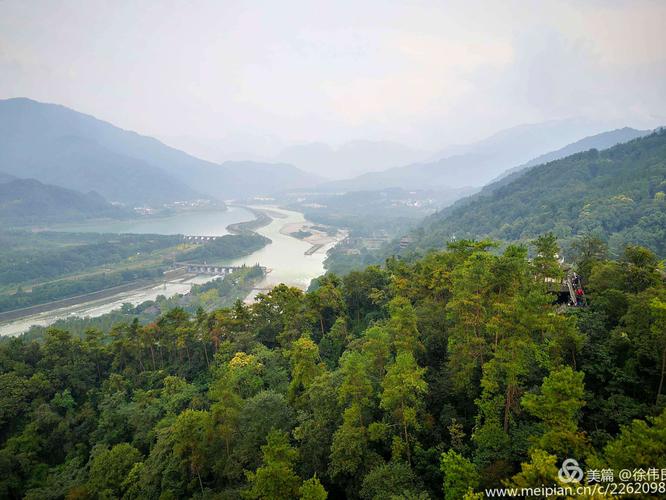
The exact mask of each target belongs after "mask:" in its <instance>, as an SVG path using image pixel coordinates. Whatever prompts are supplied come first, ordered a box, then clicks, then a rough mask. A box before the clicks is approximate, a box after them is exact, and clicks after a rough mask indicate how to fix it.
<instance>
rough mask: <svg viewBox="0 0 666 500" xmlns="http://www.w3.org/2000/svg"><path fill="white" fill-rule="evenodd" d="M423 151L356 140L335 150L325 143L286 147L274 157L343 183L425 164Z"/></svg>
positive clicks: (386, 142)
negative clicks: (343, 181)
mask: <svg viewBox="0 0 666 500" xmlns="http://www.w3.org/2000/svg"><path fill="white" fill-rule="evenodd" d="M427 156H428V155H427V154H426V153H424V152H422V151H418V150H415V149H412V148H410V147H408V146H404V145H402V144H398V143H395V142H389V141H368V140H356V141H350V142H346V143H344V144H342V145H340V146H338V147H332V146H330V145H329V144H325V143H307V144H298V145H294V146H289V147H287V148H285V149H284V150H282V151H281V152H280V154H279V155H278V156H277V159H278V160H279V161H285V162H287V163H291V164H293V165H296V166H298V167H299V168H301V169H302V170H306V171H308V172H313V173H316V174H318V175H320V176H322V177H324V178H329V179H346V178H349V177H355V176H358V175H360V174H362V173H364V172H368V171H381V170H386V169H388V168H392V167H398V166H401V165H407V164H410V163H414V162H417V161H422V160H424V159H425V158H426V157H427Z"/></svg>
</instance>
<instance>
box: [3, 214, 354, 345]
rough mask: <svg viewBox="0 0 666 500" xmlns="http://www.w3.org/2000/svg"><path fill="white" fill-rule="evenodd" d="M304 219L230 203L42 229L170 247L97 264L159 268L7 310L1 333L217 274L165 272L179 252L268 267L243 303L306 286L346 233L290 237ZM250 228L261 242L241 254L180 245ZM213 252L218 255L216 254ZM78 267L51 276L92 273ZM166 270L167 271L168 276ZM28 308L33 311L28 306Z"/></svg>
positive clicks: (149, 296) (183, 287)
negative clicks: (155, 241) (283, 287)
mask: <svg viewBox="0 0 666 500" xmlns="http://www.w3.org/2000/svg"><path fill="white" fill-rule="evenodd" d="M307 224H308V222H307V221H306V219H305V218H304V217H303V215H302V214H300V213H298V212H294V211H291V210H284V209H280V208H277V207H272V206H270V207H264V206H251V207H245V206H240V205H233V206H229V207H228V209H227V210H224V211H184V212H180V213H176V214H173V215H169V216H165V217H143V218H141V219H131V220H126V221H115V220H98V221H86V222H84V223H77V224H60V225H54V226H53V227H49V228H47V229H48V230H49V231H54V232H55V233H61V237H65V235H67V234H78V235H82V236H80V237H84V238H85V235H86V234H91V235H94V237H98V236H99V235H109V234H113V233H118V234H119V235H123V237H128V236H130V237H131V235H135V236H134V237H135V238H148V237H153V238H154V237H155V236H154V235H161V236H163V238H162V239H164V238H166V239H167V240H168V241H170V242H171V243H170V244H171V245H172V246H167V247H165V248H164V249H163V250H160V251H156V250H154V251H149V252H148V253H146V254H144V255H141V252H136V255H135V256H131V257H130V259H129V260H122V261H119V262H116V263H113V264H110V263H105V264H104V265H103V266H101V268H100V270H101V271H102V272H103V273H104V275H107V274H108V273H109V272H112V271H120V270H123V271H128V270H142V271H143V270H145V269H155V270H160V271H159V272H160V275H154V276H152V277H146V278H144V279H142V280H136V281H133V282H129V283H127V284H125V285H119V286H115V288H110V289H106V288H102V289H100V290H99V291H91V292H90V293H88V294H85V295H77V296H76V297H71V298H68V297H65V298H63V299H61V300H58V301H55V302H54V303H52V304H50V303H45V304H41V305H36V306H33V307H32V308H27V309H26V311H25V312H23V313H22V311H21V310H19V311H15V312H13V314H10V313H11V312H12V311H10V313H2V312H0V336H2V335H17V334H19V333H22V332H25V331H27V330H28V329H29V328H30V326H32V325H38V326H48V325H50V324H52V323H54V322H56V321H58V320H62V319H66V318H72V317H98V316H102V315H104V314H108V313H110V312H111V311H113V310H115V309H118V308H120V307H121V306H123V305H124V304H131V305H133V306H137V305H139V304H142V303H144V302H146V301H155V300H156V299H157V298H158V297H159V296H164V297H166V298H169V297H172V296H174V295H177V294H180V295H183V294H187V293H189V292H190V290H191V288H192V285H195V284H203V283H206V282H209V281H212V280H214V279H216V278H218V277H219V276H216V275H207V276H205V275H199V276H196V275H188V274H184V273H183V272H182V271H181V272H180V273H178V272H175V273H174V272H172V271H168V269H169V268H170V267H174V266H175V267H176V268H178V266H180V264H178V263H176V264H168V263H169V261H173V262H175V260H176V259H177V257H176V256H177V255H186V256H188V257H187V258H188V259H189V260H192V261H195V262H207V263H208V264H209V265H217V264H221V265H229V266H248V267H251V266H254V265H256V264H260V265H262V266H265V267H267V268H268V269H269V271H270V272H269V273H267V274H266V275H264V276H263V277H262V278H261V279H260V280H258V281H256V283H254V285H253V286H252V288H251V290H249V291H246V292H244V293H245V295H239V297H238V298H241V299H245V300H248V301H252V300H253V298H254V296H255V295H256V294H257V293H260V292H266V291H268V290H270V288H272V287H273V286H275V285H276V284H278V283H286V284H288V285H290V286H296V287H298V288H301V289H306V288H307V287H308V286H309V284H310V281H311V280H312V279H314V278H316V277H317V276H319V275H320V274H322V273H323V272H324V267H323V262H324V259H325V258H326V253H327V251H328V250H329V249H330V248H332V247H333V246H334V245H335V244H336V243H337V242H338V241H339V240H341V239H343V238H344V236H345V234H346V233H344V232H339V231H334V234H333V235H331V236H328V237H319V239H316V240H312V239H311V238H310V240H311V242H308V241H304V240H302V239H299V238H297V237H295V236H293V235H292V234H291V233H292V232H293V231H294V230H299V229H300V228H302V227H304V226H305V227H307ZM254 230H256V233H257V234H259V235H260V236H262V237H264V238H266V240H265V241H267V244H265V246H264V245H262V248H259V249H257V250H254V251H249V252H247V251H246V250H244V251H245V252H247V255H244V256H242V257H237V258H233V257H232V258H229V257H225V256H224V255H223V254H222V255H220V254H215V253H207V254H206V255H210V256H212V258H210V259H202V258H201V257H200V256H199V255H200V254H201V252H200V250H202V249H203V248H204V247H206V246H211V245H213V244H214V242H212V243H207V244H200V245H192V244H188V243H187V242H188V241H189V240H188V237H187V236H190V237H192V236H205V237H215V238H220V237H222V236H225V235H227V236H226V237H227V238H234V237H236V238H238V237H245V238H247V237H248V234H253V231H254ZM230 233H234V234H235V236H230ZM151 235H153V236H151ZM179 235H187V236H179ZM216 241H224V240H222V239H220V240H216ZM188 247H189V252H190V253H189V254H188V253H183V251H184V249H186V248H188ZM216 255H218V256H217V257H216ZM83 271H85V272H79V273H77V274H69V275H66V276H60V277H59V278H58V279H60V280H62V279H64V278H67V279H71V280H74V281H76V280H79V279H81V278H83V277H85V276H88V275H95V272H96V271H95V269H94V268H90V267H86V268H85V269H84V270H83ZM98 272H99V271H98ZM164 272H167V273H168V274H167V275H166V276H164V277H163V276H162V275H161V273H164ZM169 274H172V275H173V276H172V277H169ZM39 285H41V283H37V282H35V283H34V285H33V286H39ZM116 289H117V290H116ZM22 290H23V291H24V292H25V291H30V287H25V285H24V287H23V288H22ZM0 298H1V295H0ZM0 302H1V300H0ZM34 309H38V310H37V311H34ZM33 311H34V312H33ZM10 317H11V318H10Z"/></svg>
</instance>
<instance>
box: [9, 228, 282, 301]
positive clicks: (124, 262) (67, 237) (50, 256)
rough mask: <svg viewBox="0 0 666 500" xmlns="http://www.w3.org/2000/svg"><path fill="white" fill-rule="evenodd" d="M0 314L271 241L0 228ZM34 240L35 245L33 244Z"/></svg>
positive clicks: (250, 236) (244, 236) (247, 235)
mask: <svg viewBox="0 0 666 500" xmlns="http://www.w3.org/2000/svg"><path fill="white" fill-rule="evenodd" d="M3 241H6V242H7V245H6V246H5V247H3V248H0V312H3V311H10V310H13V309H19V308H22V307H29V306H34V305H39V304H43V303H46V302H49V301H53V300H59V299H64V298H68V297H73V296H76V295H81V294H85V293H90V292H96V291H100V290H104V289H107V288H110V287H115V286H119V285H127V284H128V283H132V282H135V281H137V280H153V281H155V280H159V279H162V277H163V273H164V271H165V270H167V269H169V268H170V267H172V266H173V264H174V262H176V261H192V262H208V263H212V262H217V261H223V260H229V259H234V258H238V257H242V256H244V255H248V254H250V253H252V252H254V251H256V250H258V249H260V248H262V247H264V246H265V245H267V244H269V243H270V242H271V240H270V239H268V238H265V237H263V236H261V235H259V234H256V233H253V232H243V233H241V234H235V235H225V236H222V237H220V238H217V239H215V240H212V241H209V242H206V243H204V244H200V245H185V244H183V239H182V236H180V235H172V236H165V235H151V234H146V235H141V234H117V235H116V234H100V235H84V234H76V233H74V234H71V233H62V234H60V233H55V232H45V233H41V234H38V235H34V236H33V235H26V234H25V233H24V232H21V231H7V232H4V233H3V232H0V242H3ZM33 243H37V244H36V245H35V247H34V248H33V247H32V245H33Z"/></svg>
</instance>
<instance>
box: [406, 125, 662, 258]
mask: <svg viewBox="0 0 666 500" xmlns="http://www.w3.org/2000/svg"><path fill="white" fill-rule="evenodd" d="M633 133H635V132H630V131H626V130H621V131H615V132H611V133H609V134H608V135H606V136H605V138H606V139H609V138H612V137H615V138H617V137H618V136H626V135H625V134H629V135H631V134H633ZM590 141H592V139H589V140H588V141H586V142H585V143H589V142H590ZM518 174H520V172H518ZM511 175H513V176H514V177H513V178H511ZM511 175H510V176H509V177H507V178H505V179H501V180H500V181H499V183H500V185H496V186H494V187H492V186H489V187H488V188H486V192H485V196H479V195H477V196H476V197H473V198H471V199H467V200H464V201H461V202H458V203H457V204H456V205H454V206H452V207H449V208H447V209H444V210H442V211H440V212H438V213H436V214H434V215H432V216H430V217H429V218H428V219H426V221H425V222H424V224H423V225H422V226H421V227H420V228H419V229H417V230H416V231H415V232H414V234H413V235H412V236H413V238H414V240H415V241H414V243H413V245H412V248H417V249H422V250H425V249H428V248H438V247H442V246H444V245H445V244H446V242H447V241H450V240H451V239H452V238H456V239H461V238H473V239H478V238H492V239H496V240H504V241H529V240H530V239H533V238H535V237H537V236H538V235H540V234H543V233H546V232H548V231H552V232H553V233H555V235H556V236H557V237H558V238H559V239H560V241H562V242H563V243H564V244H565V245H567V244H568V243H570V242H571V241H572V240H573V239H574V238H575V237H576V236H578V235H581V234H593V235H596V236H599V237H600V238H602V239H604V240H606V241H608V243H609V246H610V247H611V250H614V251H620V250H621V248H622V247H623V246H624V245H625V244H626V243H637V244H641V245H644V246H646V247H649V248H651V249H652V250H654V251H655V252H657V254H658V255H661V256H664V255H666V194H665V193H666V130H664V129H660V130H657V131H655V132H654V133H651V134H650V135H647V136H643V137H639V138H637V139H634V140H632V141H630V142H626V143H622V144H618V145H616V146H613V147H611V148H609V149H606V150H603V151H599V150H597V149H590V150H588V151H584V152H580V153H576V154H573V155H570V156H567V157H566V158H561V159H557V160H554V161H551V162H549V163H545V164H541V165H538V166H534V167H527V170H525V169H523V171H522V175H516V173H514V174H511Z"/></svg>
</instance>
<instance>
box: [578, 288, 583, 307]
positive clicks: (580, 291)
mask: <svg viewBox="0 0 666 500" xmlns="http://www.w3.org/2000/svg"><path fill="white" fill-rule="evenodd" d="M583 294H584V292H583V289H582V288H581V287H578V288H577V289H576V305H577V306H580V305H583Z"/></svg>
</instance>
